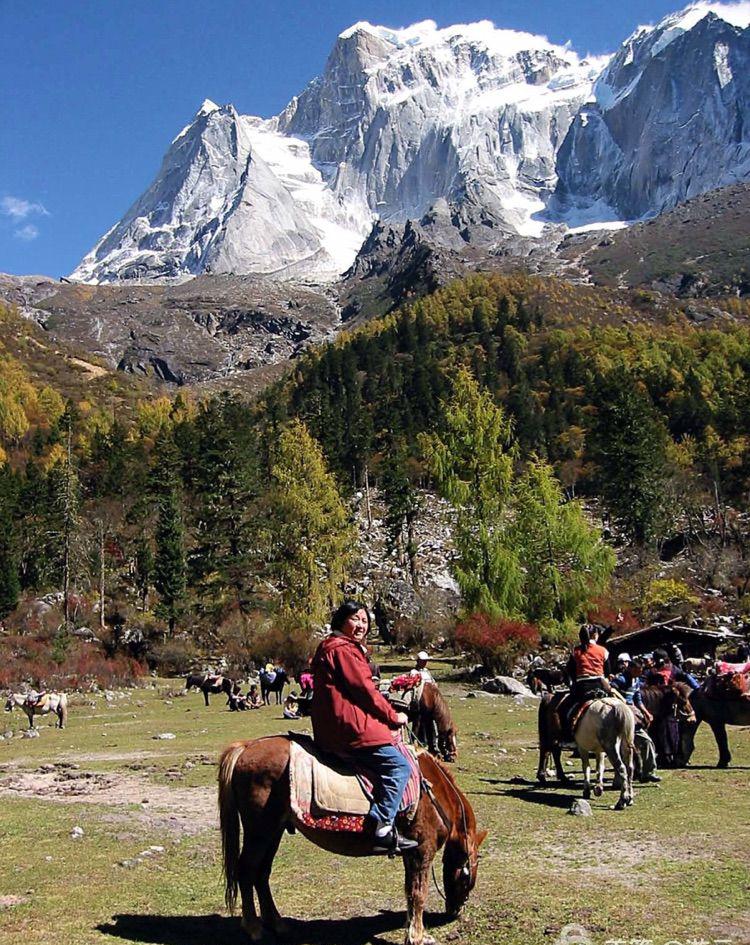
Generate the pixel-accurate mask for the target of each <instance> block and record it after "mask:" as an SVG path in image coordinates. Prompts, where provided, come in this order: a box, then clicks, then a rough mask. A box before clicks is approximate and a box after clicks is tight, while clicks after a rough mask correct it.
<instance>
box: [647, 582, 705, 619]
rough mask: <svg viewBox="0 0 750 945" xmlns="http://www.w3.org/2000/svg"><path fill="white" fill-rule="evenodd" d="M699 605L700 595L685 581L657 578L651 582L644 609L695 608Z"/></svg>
mask: <svg viewBox="0 0 750 945" xmlns="http://www.w3.org/2000/svg"><path fill="white" fill-rule="evenodd" d="M698 603H700V598H699V597H698V595H697V594H695V593H694V592H693V591H692V590H691V589H690V588H689V587H688V585H687V584H685V582H684V581H678V580H675V579H674V578H657V579H656V580H654V581H651V583H650V584H649V585H648V587H647V588H646V593H645V594H644V597H643V607H644V609H645V610H647V611H660V610H665V609H667V608H679V607H685V606H693V605H695V604H698Z"/></svg>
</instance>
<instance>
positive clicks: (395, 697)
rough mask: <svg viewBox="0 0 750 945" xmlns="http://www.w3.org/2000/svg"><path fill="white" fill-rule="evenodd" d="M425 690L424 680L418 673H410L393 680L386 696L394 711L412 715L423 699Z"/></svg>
mask: <svg viewBox="0 0 750 945" xmlns="http://www.w3.org/2000/svg"><path fill="white" fill-rule="evenodd" d="M423 690H424V679H422V677H421V676H419V675H418V674H416V673H415V674H414V675H411V674H410V673H409V674H406V675H404V676H397V677H396V678H395V679H393V680H391V683H390V685H389V686H388V691H387V692H386V693H385V696H386V698H387V699H388V701H389V702H390V704H391V705H392V706H393V708H394V709H396V710H397V711H399V712H406V714H407V715H411V713H412V712H413V711H415V710H416V708H417V706H418V705H419V703H420V701H421V699H422V691H423Z"/></svg>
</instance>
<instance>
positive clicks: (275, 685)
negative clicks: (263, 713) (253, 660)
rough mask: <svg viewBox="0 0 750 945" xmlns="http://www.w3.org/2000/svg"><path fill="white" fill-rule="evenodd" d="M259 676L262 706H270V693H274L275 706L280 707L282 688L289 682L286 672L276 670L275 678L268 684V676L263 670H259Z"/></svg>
mask: <svg viewBox="0 0 750 945" xmlns="http://www.w3.org/2000/svg"><path fill="white" fill-rule="evenodd" d="M258 675H259V676H260V694H261V696H262V697H263V703H264V705H270V704H271V693H272V692H275V693H276V705H281V697H282V693H283V692H284V686H286V684H287V683H288V682H289V677H288V676H287V674H286V671H285V670H283V669H277V670H276V676H275V677H274V679H273V681H270V682H269V679H268V675H267V674H266V671H265V670H263V669H262V670H261V671H260V673H259V674H258Z"/></svg>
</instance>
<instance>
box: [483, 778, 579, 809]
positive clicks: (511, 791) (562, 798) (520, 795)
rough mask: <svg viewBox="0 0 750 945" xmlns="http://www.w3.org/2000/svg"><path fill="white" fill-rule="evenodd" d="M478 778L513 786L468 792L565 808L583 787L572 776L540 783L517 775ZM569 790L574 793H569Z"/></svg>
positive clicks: (489, 782)
mask: <svg viewBox="0 0 750 945" xmlns="http://www.w3.org/2000/svg"><path fill="white" fill-rule="evenodd" d="M479 780H480V781H484V782H485V783H487V784H498V785H501V784H502V785H513V786H512V787H509V788H507V789H506V790H499V791H470V792H469V793H470V794H486V795H488V796H490V797H515V798H517V799H518V800H520V801H526V802H527V803H528V804H542V805H544V806H545V807H559V808H561V809H565V810H567V809H568V808H569V807H570V805H571V803H572V802H573V801H574V800H575V799H576V798H577V797H579V795H580V789H582V788H583V781H581V783H580V785H579V784H578V783H577V782H576V781H574V780H573V779H572V778H571V779H570V780H569V781H568V782H566V783H560V782H559V781H555V782H551V783H549V784H540V783H539V782H538V781H532V780H530V779H529V778H521V777H518V776H517V775H516V776H514V777H512V778H480V779H479ZM550 788H552V789H554V793H551V792H550ZM571 791H573V792H575V793H572V794H571V793H570V792H571Z"/></svg>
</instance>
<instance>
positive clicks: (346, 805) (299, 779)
mask: <svg viewBox="0 0 750 945" xmlns="http://www.w3.org/2000/svg"><path fill="white" fill-rule="evenodd" d="M289 740H290V746H289V796H290V804H291V809H292V815H293V817H294V819H295V821H297V823H298V824H299V825H300V826H302V827H314V828H315V829H316V830H328V831H334V832H338V833H341V832H346V833H362V831H363V830H364V827H365V817H366V815H367V813H368V812H369V810H370V805H371V803H372V781H371V780H370V778H369V777H368V775H367V773H366V772H365V771H364V770H363V769H360V768H355V767H354V766H353V765H352V764H350V763H348V762H347V761H345V760H344V759H342V758H340V757H338V756H336V755H331V754H328V753H324V752H322V751H321V750H320V749H319V748H318V747H317V746H316V745H315V742H314V741H313V740H312V739H311V738H310V737H309V736H307V735H298V734H297V733H292V732H290V733H289ZM398 747H399V750H400V751H402V753H403V754H404V755H405V756H406V757H407V758H408V759H409V761H410V763H411V767H412V774H411V777H410V778H409V782H408V784H407V786H406V790H405V791H404V796H403V798H402V800H401V811H400V813H399V817H400V818H402V819H403V820H405V821H406V822H407V823H409V822H411V820H413V819H414V816H415V814H416V812H417V804H418V803H419V796H420V785H421V776H420V773H419V766H418V764H417V759H416V753H415V752H414V751H413V750H412V749H411V748H409V747H408V746H406V745H400V746H398Z"/></svg>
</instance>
